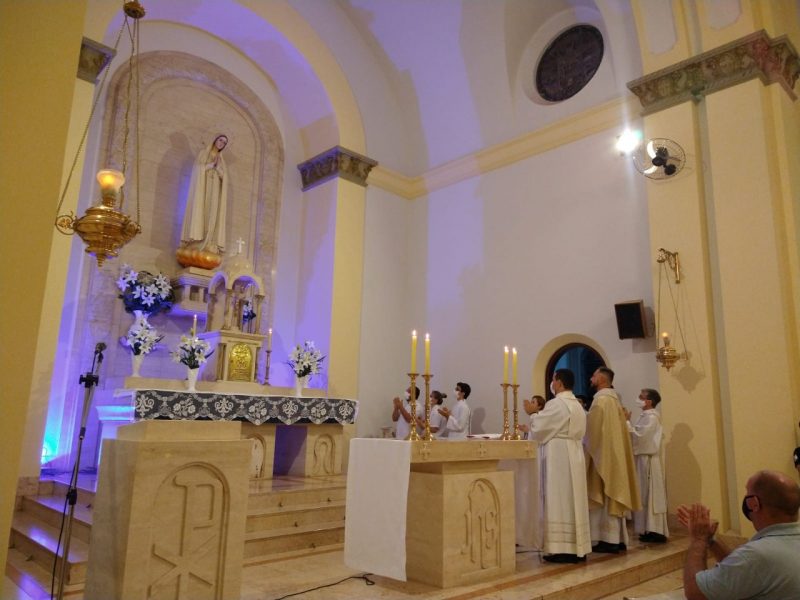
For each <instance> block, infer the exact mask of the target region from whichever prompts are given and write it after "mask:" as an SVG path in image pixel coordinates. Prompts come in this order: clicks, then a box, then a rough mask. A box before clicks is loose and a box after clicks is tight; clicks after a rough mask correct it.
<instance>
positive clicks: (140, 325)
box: [125, 320, 164, 356]
mask: <svg viewBox="0 0 800 600" xmlns="http://www.w3.org/2000/svg"><path fill="white" fill-rule="evenodd" d="M163 339H164V336H163V335H158V332H157V331H156V330H155V327H153V326H152V325H150V323H148V322H147V321H144V320H143V321H140V322H137V323H134V324H133V326H132V327H131V328H130V329H128V333H127V334H126V335H125V344H126V345H127V346H128V348H130V349H131V352H132V353H133V354H134V355H136V356H138V355H140V354H141V355H142V356H146V355H147V354H150V352H152V351H153V348H155V347H156V344H157V343H158V342H160V341H161V340H163Z"/></svg>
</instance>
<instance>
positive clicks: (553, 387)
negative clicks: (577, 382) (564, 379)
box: [550, 381, 556, 396]
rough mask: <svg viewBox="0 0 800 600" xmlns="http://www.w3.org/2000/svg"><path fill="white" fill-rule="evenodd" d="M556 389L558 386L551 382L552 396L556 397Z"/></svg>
mask: <svg viewBox="0 0 800 600" xmlns="http://www.w3.org/2000/svg"><path fill="white" fill-rule="evenodd" d="M555 387H556V386H554V385H553V382H552V381H551V382H550V393H551V394H553V396H555V395H556V389H555Z"/></svg>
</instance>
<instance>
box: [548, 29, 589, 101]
mask: <svg viewBox="0 0 800 600" xmlns="http://www.w3.org/2000/svg"><path fill="white" fill-rule="evenodd" d="M602 60H603V34H601V33H600V31H599V30H598V29H597V28H596V27H592V26H591V25H576V26H574V27H570V28H569V29H567V30H566V31H564V32H562V33H561V34H560V35H559V36H558V37H557V38H556V39H554V40H553V41H552V42H551V43H550V45H549V46H548V47H547V48H546V49H545V51H544V53H543V54H542V58H541V59H539V65H538V66H537V67H536V90H537V91H538V92H539V95H540V96H541V97H542V98H544V99H545V100H547V101H549V102H560V101H561V100H566V99H567V98H571V97H572V96H574V95H575V94H577V93H578V92H580V91H581V90H582V89H583V88H584V87H585V86H586V84H587V83H589V81H590V80H591V79H592V77H594V74H595V73H596V72H597V69H598V68H599V67H600V63H601V62H602Z"/></svg>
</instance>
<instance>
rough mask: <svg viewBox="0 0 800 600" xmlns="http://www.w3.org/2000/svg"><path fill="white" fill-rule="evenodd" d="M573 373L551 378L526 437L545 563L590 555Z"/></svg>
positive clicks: (581, 422) (582, 429) (582, 423)
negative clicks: (535, 462) (532, 452)
mask: <svg viewBox="0 0 800 600" xmlns="http://www.w3.org/2000/svg"><path fill="white" fill-rule="evenodd" d="M574 385H575V375H574V374H573V373H572V371H570V370H569V369H558V370H556V372H555V373H554V374H553V381H552V382H551V384H550V391H552V392H553V393H554V394H555V398H552V399H551V400H549V401H548V402H547V404H545V406H544V408H543V409H542V410H541V411H539V412H535V413H534V414H532V415H531V422H530V434H529V437H530V439H533V440H536V441H537V442H539V444H540V446H539V478H540V483H539V490H540V499H539V500H540V501H539V514H540V515H541V519H542V521H543V523H542V533H543V537H544V539H543V550H544V553H545V554H544V556H543V558H544V560H546V561H548V562H556V563H577V562H582V561H584V560H586V555H587V554H588V553H589V552H591V551H592V540H591V533H590V531H589V502H588V496H587V493H586V461H585V459H584V455H583V436H584V434H585V433H586V412H585V411H584V410H583V406H581V403H580V401H579V400H578V399H577V398H576V397H575V395H574V394H573V393H572V388H573V386H574Z"/></svg>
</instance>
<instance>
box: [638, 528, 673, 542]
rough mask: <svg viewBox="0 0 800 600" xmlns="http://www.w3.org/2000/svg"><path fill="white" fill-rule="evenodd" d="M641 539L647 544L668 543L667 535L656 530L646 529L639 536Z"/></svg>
mask: <svg viewBox="0 0 800 600" xmlns="http://www.w3.org/2000/svg"><path fill="white" fill-rule="evenodd" d="M639 541H640V542H644V543H646V544H666V543H667V536H665V535H663V534H660V533H656V532H654V531H646V532H645V533H643V534H642V535H640V536H639Z"/></svg>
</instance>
